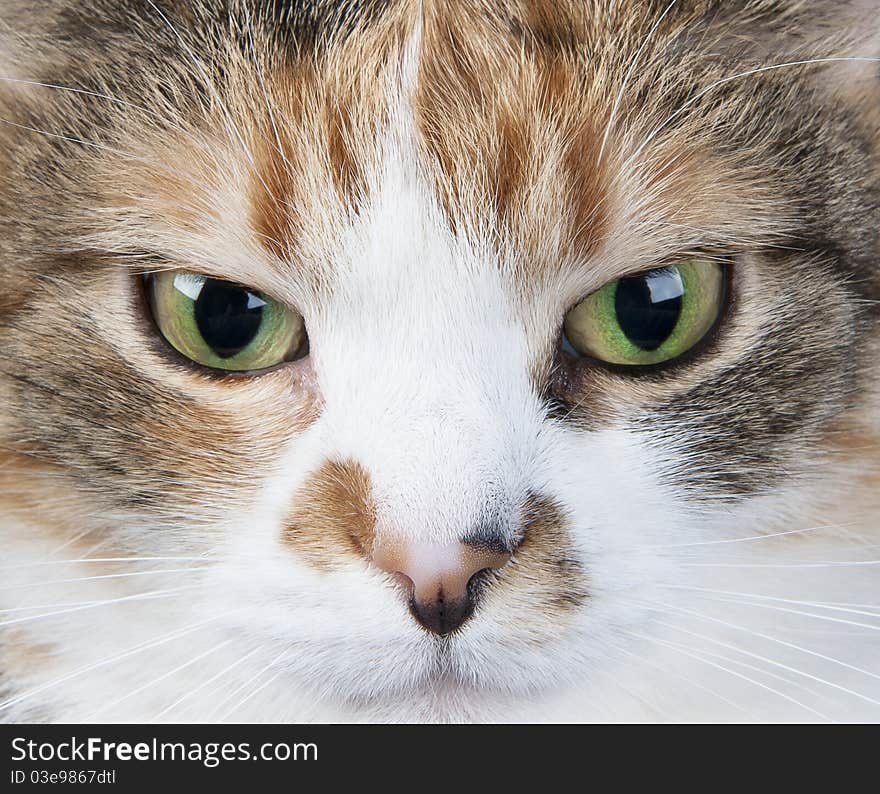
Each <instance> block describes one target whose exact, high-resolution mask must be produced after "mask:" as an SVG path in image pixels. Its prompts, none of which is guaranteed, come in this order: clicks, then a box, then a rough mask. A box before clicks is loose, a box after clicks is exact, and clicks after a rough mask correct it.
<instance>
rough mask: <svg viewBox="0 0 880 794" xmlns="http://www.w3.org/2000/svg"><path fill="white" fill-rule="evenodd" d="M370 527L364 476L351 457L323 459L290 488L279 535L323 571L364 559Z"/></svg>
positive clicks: (369, 491)
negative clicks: (290, 502) (299, 483)
mask: <svg viewBox="0 0 880 794" xmlns="http://www.w3.org/2000/svg"><path fill="white" fill-rule="evenodd" d="M375 526H376V507H375V504H374V503H373V496H372V488H371V484H370V475H369V474H368V473H367V472H366V470H365V469H364V468H363V466H361V465H360V464H359V463H356V462H355V461H327V462H325V463H324V465H323V466H321V468H320V469H318V470H317V471H316V472H315V473H314V474H313V475H312V476H311V477H310V478H309V479H308V480H307V481H306V483H305V485H303V486H302V488H300V489H299V490H298V491H297V492H296V495H295V496H294V499H293V507H292V511H291V513H290V515H289V516H288V517H287V520H286V522H285V526H284V528H283V530H282V533H281V539H282V542H283V543H284V544H285V545H287V546H289V547H290V548H291V549H293V550H294V551H295V552H296V554H297V555H299V556H300V557H302V558H303V559H305V560H306V561H307V562H308V563H309V564H310V565H312V566H313V567H315V568H318V569H319V570H323V571H326V570H332V569H334V568H337V567H339V566H341V565H344V564H345V563H347V562H350V561H351V558H352V557H359V558H362V559H366V558H369V556H370V553H371V551H372V547H373V536H374V532H375Z"/></svg>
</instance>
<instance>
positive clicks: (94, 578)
mask: <svg viewBox="0 0 880 794" xmlns="http://www.w3.org/2000/svg"><path fill="white" fill-rule="evenodd" d="M209 569H210V566H208V565H201V566H199V567H196V568H159V569H157V570H154V571H130V572H129V573H105V574H100V575H98V576H80V577H77V578H74V579H50V580H49V581H46V582H28V583H27V584H14V585H9V586H7V587H0V592H3V593H6V592H9V591H10V590H29V589H31V588H33V587H48V586H49V585H55V584H73V583H74V582H95V581H99V580H102V579H131V578H133V577H135V576H155V575H157V574H167V573H194V572H196V571H205V570H209Z"/></svg>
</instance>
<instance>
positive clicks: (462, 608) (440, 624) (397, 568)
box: [373, 542, 510, 635]
mask: <svg viewBox="0 0 880 794" xmlns="http://www.w3.org/2000/svg"><path fill="white" fill-rule="evenodd" d="M509 559H510V554H508V553H507V552H504V551H500V550H499V549H497V548H494V549H493V548H488V547H486V546H480V545H476V544H470V543H452V544H448V545H443V544H406V543H393V542H384V543H383V542H379V543H377V545H376V548H375V550H374V551H373V564H374V565H375V566H376V567H377V568H380V569H381V570H383V571H387V572H388V573H394V574H398V575H400V576H402V577H403V581H404V583H405V584H406V585H407V586H408V587H409V588H410V592H411V594H412V598H411V601H410V610H411V612H412V613H413V616H414V617H415V619H416V620H418V622H419V623H421V624H422V626H424V627H425V628H426V629H428V631H431V632H433V633H434V634H439V635H444V634H449V633H450V632H453V631H455V630H456V629H457V628H459V627H460V626H461V625H462V624H463V623H464V622H465V621H466V620H467V619H468V618H469V617H470V616H471V614H472V613H473V611H474V592H473V588H471V587H469V585H470V583H471V580H473V579H474V578H475V577H476V576H477V574H479V573H481V572H482V571H485V570H489V569H493V568H501V567H503V566H504V565H505V564H506V563H507V561H508V560H509Z"/></svg>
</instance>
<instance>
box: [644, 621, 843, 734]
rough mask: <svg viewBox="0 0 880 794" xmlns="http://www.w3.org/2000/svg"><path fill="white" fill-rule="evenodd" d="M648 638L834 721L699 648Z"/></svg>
mask: <svg viewBox="0 0 880 794" xmlns="http://www.w3.org/2000/svg"><path fill="white" fill-rule="evenodd" d="M634 636H636V637H641V636H642V635H639V634H635V635H634ZM645 639H648V638H645ZM650 639H653V640H654V642H656V643H657V644H658V645H662V646H665V647H667V648H669V649H670V650H673V651H678V652H679V653H681V654H684V655H685V656H688V657H690V658H691V659H694V660H696V661H698V662H702V663H703V664H708V665H710V666H711V667H715V668H717V669H718V670H722V671H724V672H725V673H728V674H729V675H732V676H735V677H736V678H741V679H743V680H744V681H747V682H748V683H750V684H754V685H755V686H757V687H760V688H761V689H765V690H767V691H768V692H772V693H773V694H774V695H778V696H779V697H781V698H784V699H785V700H787V701H789V702H791V703H794V704H795V705H796V706H800V707H801V708H803V709H805V710H807V711H809V712H810V713H811V714H815V715H816V716H817V717H821V718H822V719H823V720H826V721H828V722H834V720H832V719H831V718H830V717H828V716H827V715H825V714H823V713H822V712H821V711H817V710H816V709H814V708H812V707H811V706H808V705H807V704H806V703H802V702H801V701H799V700H797V699H796V698H793V697H791V695H787V694H786V693H785V692H780V691H779V690H778V689H775V688H774V687H772V686H769V685H768V684H764V683H762V682H761V681H756V680H755V679H754V678H751V677H749V676H747V675H745V674H744V673H739V672H737V671H736V670H731V669H730V668H729V667H725V666H724V665H722V664H719V663H718V662H713V661H711V660H710V659H706V658H704V657H703V655H702V654H701V652H700V651H699V650H697V649H695V648H692V647H691V646H688V645H681V644H679V643H675V642H670V641H666V640H660V639H656V638H650ZM759 672H766V671H759Z"/></svg>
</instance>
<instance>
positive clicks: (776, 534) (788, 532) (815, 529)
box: [637, 521, 859, 551]
mask: <svg viewBox="0 0 880 794" xmlns="http://www.w3.org/2000/svg"><path fill="white" fill-rule="evenodd" d="M858 523H859V522H857V521H849V522H846V523H842V524H823V525H821V526H816V527H805V528H804V529H789V530H786V531H785V532H769V533H767V534H766V535H749V536H748V537H744V538H725V539H724V540H698V541H693V542H690V543H657V544H652V545H648V546H638V547H637V550H638V551H641V550H643V549H683V548H690V547H692V546H722V545H726V544H729V543H746V542H747V541H752V540H768V539H769V538H781V537H784V536H786V535H803V534H805V533H807V532H821V531H822V530H827V529H837V528H838V527H844V526H849V525H856V524H858Z"/></svg>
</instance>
